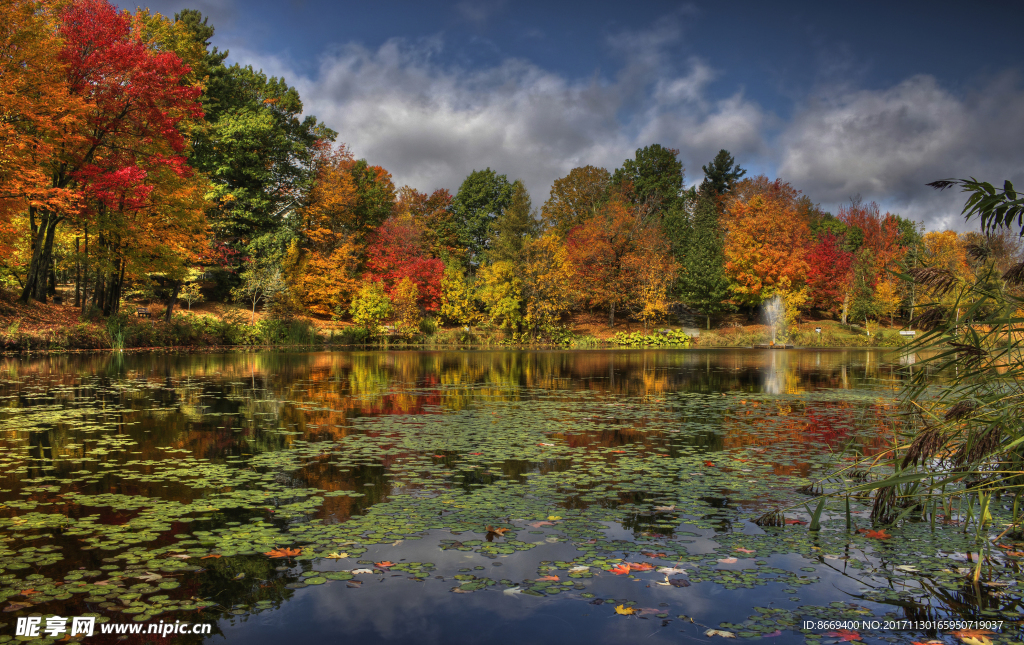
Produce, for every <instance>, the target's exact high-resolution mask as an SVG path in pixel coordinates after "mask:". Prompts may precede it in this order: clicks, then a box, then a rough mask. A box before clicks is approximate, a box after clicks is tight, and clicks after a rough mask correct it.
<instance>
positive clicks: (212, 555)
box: [199, 553, 221, 560]
mask: <svg viewBox="0 0 1024 645" xmlns="http://www.w3.org/2000/svg"><path fill="white" fill-rule="evenodd" d="M219 557H221V555H220V554H219V553H211V554H210V555H204V556H203V557H201V558H199V559H200V560H209V559H210V558H219Z"/></svg>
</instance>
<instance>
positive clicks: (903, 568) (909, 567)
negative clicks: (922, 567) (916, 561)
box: [896, 564, 917, 572]
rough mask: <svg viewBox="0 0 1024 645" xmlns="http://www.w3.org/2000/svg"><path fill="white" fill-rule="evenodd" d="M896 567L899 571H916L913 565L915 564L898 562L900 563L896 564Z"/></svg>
mask: <svg viewBox="0 0 1024 645" xmlns="http://www.w3.org/2000/svg"><path fill="white" fill-rule="evenodd" d="M896 568H897V569H899V570H900V571H910V572H916V571H917V567H915V566H913V565H911V564H900V565H897V566H896Z"/></svg>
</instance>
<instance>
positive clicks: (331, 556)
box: [327, 551, 348, 560]
mask: <svg viewBox="0 0 1024 645" xmlns="http://www.w3.org/2000/svg"><path fill="white" fill-rule="evenodd" d="M327 557H328V558H329V559H331V560H340V559H342V558H347V557H348V553H338V552H337V551H334V552H332V553H328V554H327Z"/></svg>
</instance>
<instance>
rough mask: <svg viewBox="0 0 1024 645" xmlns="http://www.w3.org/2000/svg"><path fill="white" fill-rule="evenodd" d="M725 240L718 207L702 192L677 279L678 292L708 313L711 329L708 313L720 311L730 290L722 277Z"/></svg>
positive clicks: (692, 304)
mask: <svg viewBox="0 0 1024 645" xmlns="http://www.w3.org/2000/svg"><path fill="white" fill-rule="evenodd" d="M723 249H724V240H723V238H722V233H721V231H720V230H719V227H718V211H717V209H715V202H714V200H713V199H712V197H711V196H710V195H709V194H707V193H704V194H702V195H701V196H700V198H699V199H698V201H697V208H696V209H695V210H694V213H693V225H692V226H691V229H690V232H689V236H688V239H687V241H686V257H685V259H684V261H683V270H682V272H681V274H680V279H679V294H680V296H681V297H682V299H683V300H684V301H685V302H686V303H687V304H689V305H691V306H693V307H696V308H697V309H698V310H700V311H703V312H704V315H705V316H707V328H708V329H711V314H713V313H718V312H719V311H722V310H723V309H724V308H725V307H724V305H723V301H724V300H725V298H726V296H727V295H728V293H729V280H728V279H727V278H726V277H725V253H724V250H723Z"/></svg>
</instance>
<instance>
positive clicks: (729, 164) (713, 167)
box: [700, 150, 747, 196]
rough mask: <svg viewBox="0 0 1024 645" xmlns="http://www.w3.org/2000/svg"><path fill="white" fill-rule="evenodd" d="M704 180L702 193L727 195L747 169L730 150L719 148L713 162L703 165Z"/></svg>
mask: <svg viewBox="0 0 1024 645" xmlns="http://www.w3.org/2000/svg"><path fill="white" fill-rule="evenodd" d="M701 170H703V171H704V180H703V181H702V182H701V184H700V190H701V192H702V193H706V194H708V195H712V196H717V195H726V194H728V193H729V192H731V191H732V189H733V186H734V185H735V184H736V182H737V181H739V180H740V179H741V178H742V177H743V175H745V174H747V171H746V170H744V169H743V168H740V166H739V164H738V163H736V160H735V159H733V157H732V155H731V154H730V153H729V151H728V150H719V151H718V154H717V155H715V158H714V159H712V160H711V163H709V164H707V165H706V166H702V167H701Z"/></svg>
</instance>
